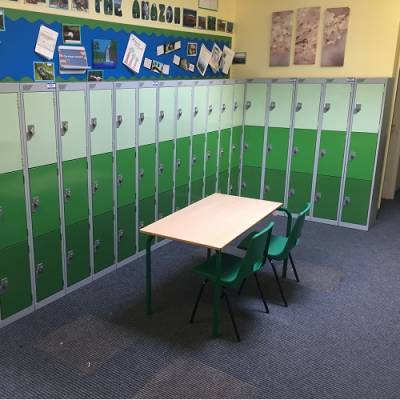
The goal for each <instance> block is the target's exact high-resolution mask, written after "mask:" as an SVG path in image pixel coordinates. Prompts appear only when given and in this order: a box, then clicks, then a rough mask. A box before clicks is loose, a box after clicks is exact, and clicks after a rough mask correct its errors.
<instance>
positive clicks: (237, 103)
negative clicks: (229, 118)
mask: <svg viewBox="0 0 400 400" xmlns="http://www.w3.org/2000/svg"><path fill="white" fill-rule="evenodd" d="M244 88H245V85H244V84H243V83H237V84H235V85H234V89H233V90H234V93H233V98H234V99H233V126H234V127H235V126H242V125H243V103H244Z"/></svg>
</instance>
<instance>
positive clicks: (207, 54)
mask: <svg viewBox="0 0 400 400" xmlns="http://www.w3.org/2000/svg"><path fill="white" fill-rule="evenodd" d="M210 59H211V51H210V50H208V49H207V47H206V46H204V44H202V45H201V49H200V54H199V58H198V59H197V64H196V67H197V70H198V71H199V72H200V74H201V75H202V76H204V75H205V73H206V71H207V67H208V64H209V62H210Z"/></svg>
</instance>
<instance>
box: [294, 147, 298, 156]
mask: <svg viewBox="0 0 400 400" xmlns="http://www.w3.org/2000/svg"><path fill="white" fill-rule="evenodd" d="M298 152H299V148H298V147H293V155H294V156H295V155H296V154H297V153H298Z"/></svg>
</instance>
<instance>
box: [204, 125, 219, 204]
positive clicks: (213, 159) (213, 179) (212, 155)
mask: <svg viewBox="0 0 400 400" xmlns="http://www.w3.org/2000/svg"><path fill="white" fill-rule="evenodd" d="M217 164H218V132H209V133H208V135H207V153H206V172H205V175H206V180H205V194H206V196H209V195H210V194H213V193H215V191H216V185H217Z"/></svg>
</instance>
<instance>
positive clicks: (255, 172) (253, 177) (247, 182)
mask: <svg viewBox="0 0 400 400" xmlns="http://www.w3.org/2000/svg"><path fill="white" fill-rule="evenodd" d="M260 183H261V168H258V167H247V166H243V170H242V190H241V196H243V197H252V198H254V199H259V198H260Z"/></svg>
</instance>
